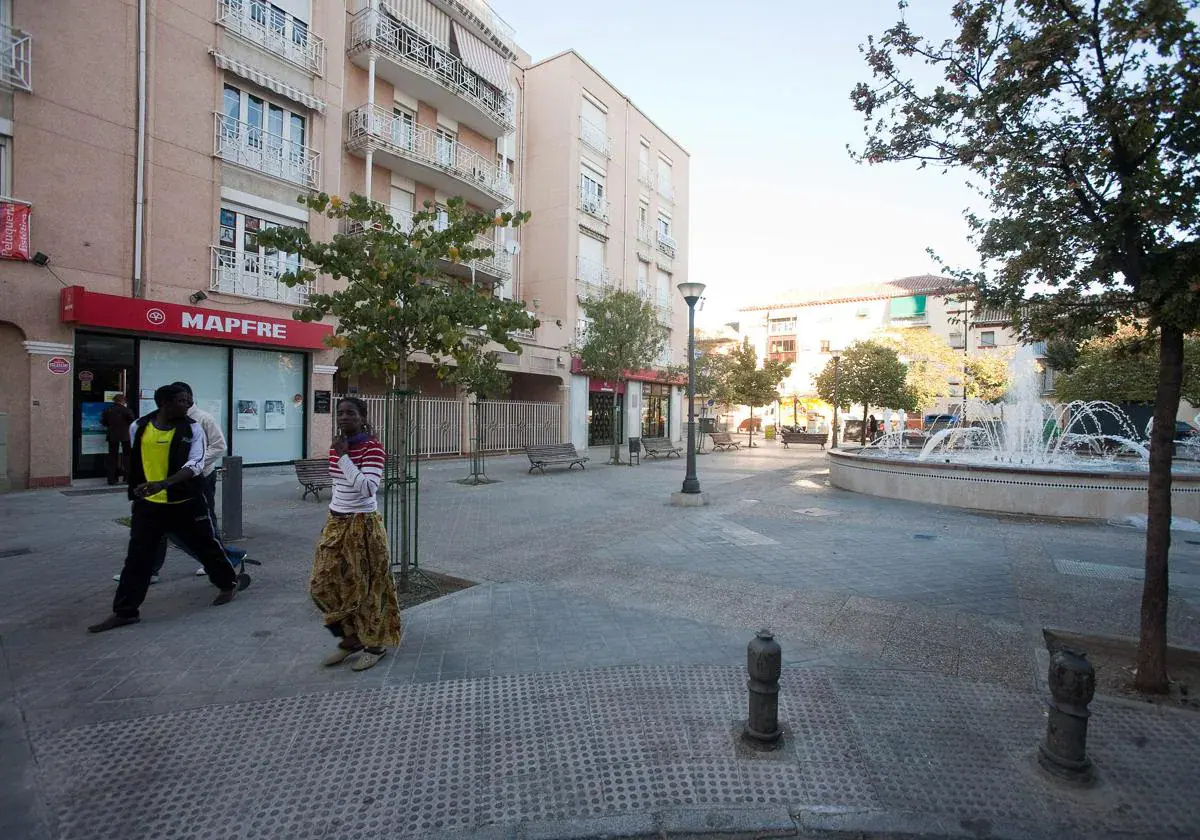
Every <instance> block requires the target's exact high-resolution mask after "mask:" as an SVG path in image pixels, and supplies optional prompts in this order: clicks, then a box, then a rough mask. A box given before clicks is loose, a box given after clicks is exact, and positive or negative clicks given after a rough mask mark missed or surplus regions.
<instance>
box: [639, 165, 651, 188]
mask: <svg viewBox="0 0 1200 840" xmlns="http://www.w3.org/2000/svg"><path fill="white" fill-rule="evenodd" d="M638 183H639V184H645V185H646V186H647V187H653V186H654V167H653V166H651V165H650V164H649V163H647V162H646V161H644V160H639V161H638Z"/></svg>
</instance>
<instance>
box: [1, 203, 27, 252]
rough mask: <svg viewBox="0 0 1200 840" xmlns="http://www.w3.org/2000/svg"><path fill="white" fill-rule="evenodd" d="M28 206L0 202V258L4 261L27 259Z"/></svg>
mask: <svg viewBox="0 0 1200 840" xmlns="http://www.w3.org/2000/svg"><path fill="white" fill-rule="evenodd" d="M32 209H33V208H31V207H30V206H29V205H28V204H17V203H16V202H12V201H3V202H0V257H3V258H4V259H6V260H27V259H29V211H30V210H32Z"/></svg>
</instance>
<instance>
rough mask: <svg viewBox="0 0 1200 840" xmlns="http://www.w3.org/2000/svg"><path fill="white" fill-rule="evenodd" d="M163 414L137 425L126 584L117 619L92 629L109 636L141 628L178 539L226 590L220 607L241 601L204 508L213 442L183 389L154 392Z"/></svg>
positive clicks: (134, 429)
mask: <svg viewBox="0 0 1200 840" xmlns="http://www.w3.org/2000/svg"><path fill="white" fill-rule="evenodd" d="M154 404H155V405H156V406H158V410H157V411H155V412H153V413H151V414H147V415H146V416H145V417H142V418H139V419H138V420H136V421H134V423H133V425H132V427H131V429H130V431H131V437H132V444H133V445H132V453H131V456H130V459H129V460H130V463H129V498H130V499H131V500H132V502H133V521H132V523H131V526H130V530H129V551H128V553H127V554H126V556H125V567H124V568H123V569H122V570H121V582H120V584H119V585H118V586H117V594H116V595H115V596H114V597H113V611H112V615H110V616H109V617H108V618H106V619H104V621H101V622H100V623H99V624H93V625H92V626H90V627H88V631H89V632H92V633H103V632H105V631H106V630H113V629H115V628H117V627H124V626H125V625H127V624H136V623H137V622H138V621H140V620H141V619H140V617H139V615H138V608H139V607H141V605H142V602H143V601H144V600H145V599H146V591H147V590H148V589H149V588H150V576H151V575H152V574H153V566H154V560H155V551H156V548H157V547H158V543H159V541H160V540H161V539H162V538H163V536H164V535H166V534H171V535H173V536H175V537H176V538H177V539H179V541H180V542H182V543H183V544H184V545H186V546H187V547H188V549H189V551H190V552H192V553H193V554H195V555H196V557H198V558H199V559H200V562H201V563H203V564H204V568H205V570H206V572H207V574H208V579H209V580H210V581H212V583H213V585H214V586H216V587H217V589H219V590H220V592H219V593H218V594H217V597H216V599H215V600H214V601H213V605H214V606H219V605H222V604H228V603H229V602H230V601H232V600H233V599H234V598H235V597H236V596H237V573H236V572H235V571H234V568H233V565H232V564H230V562H229V560H228V559H227V558H226V556H225V549H224V547H223V546H222V545H221V542H220V540H218V539H217V536H216V533H215V531H214V529H213V525H212V519H211V518H210V517H209V515H208V510H207V508H206V506H205V502H204V487H203V480H202V477H201V476H202V474H203V471H204V452H205V447H206V444H207V441H206V440H205V437H204V430H203V429H202V428H201V427H200V424H199V423H197V422H195V421H193V420H191V419H189V418H188V416H187V411H188V408H189V407H191V398H190V396H189V395H188V392H187V391H186V390H185V389H184V388H181V387H180V386H178V385H164V386H162V387H161V388H159V389H158V390H157V391H155V392H154Z"/></svg>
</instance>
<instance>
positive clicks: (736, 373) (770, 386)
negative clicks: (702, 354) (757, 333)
mask: <svg viewBox="0 0 1200 840" xmlns="http://www.w3.org/2000/svg"><path fill="white" fill-rule="evenodd" d="M718 369H719V376H720V378H721V380H722V382H723V385H722V386H721V387H722V388H723V389H724V391H725V393H726V394H727V395H728V398H729V402H730V403H732V404H734V405H744V406H746V407H747V408H749V409H750V414H751V416H753V415H754V409H756V408H758V407H759V406H764V405H769V404H771V403H773V402H775V401H776V400H778V399H779V383H780V382H782V381H783V380H785V379H787V378H788V375H789V374H790V373H791V372H792V366H791V364H790V363H789V362H780V361H775V360H773V359H765V360H764V361H763V363H762V366H761V367H760V366H759V364H758V353H757V351H755V349H754V346H753V345H752V344H750V339H748V338H745V339H742V343H741V344H739V345H737V346H736V347H735V348H733V349H732V350H730V351H729V353H728V354H726V355H725V356H724V358H723V359H722V361H721V362H720V363H719V368H718ZM750 439H751V440H750V443H751V445H752V446H753V445H754V427H753V424H751V428H750Z"/></svg>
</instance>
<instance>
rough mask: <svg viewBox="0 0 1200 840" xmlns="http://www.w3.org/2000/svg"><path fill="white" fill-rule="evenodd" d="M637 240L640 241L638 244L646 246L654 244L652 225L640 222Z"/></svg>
mask: <svg viewBox="0 0 1200 840" xmlns="http://www.w3.org/2000/svg"><path fill="white" fill-rule="evenodd" d="M637 240H638V242H641V243H643V244H645V245H651V244H653V243H654V228H652V227H651V226H650V225H648V224H646V223H645V222H638V226H637Z"/></svg>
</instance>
